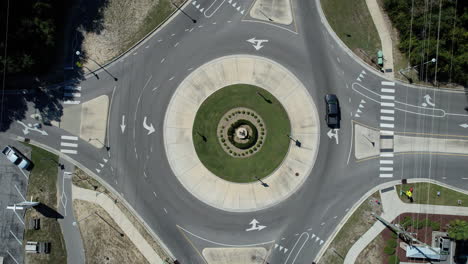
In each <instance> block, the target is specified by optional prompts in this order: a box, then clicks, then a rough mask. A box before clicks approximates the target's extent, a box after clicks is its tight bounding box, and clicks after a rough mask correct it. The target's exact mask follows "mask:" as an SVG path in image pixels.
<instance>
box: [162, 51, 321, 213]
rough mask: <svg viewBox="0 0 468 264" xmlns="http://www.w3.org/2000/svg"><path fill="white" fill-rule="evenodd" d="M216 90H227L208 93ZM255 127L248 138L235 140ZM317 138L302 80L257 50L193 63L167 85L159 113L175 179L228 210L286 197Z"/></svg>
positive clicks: (301, 177) (308, 163)
mask: <svg viewBox="0 0 468 264" xmlns="http://www.w3.org/2000/svg"><path fill="white" fill-rule="evenodd" d="M230 86H231V87H230ZM225 87H226V88H228V89H227V90H226V88H225ZM223 88H224V89H223ZM223 90H226V91H227V92H231V93H232V96H229V97H226V95H225V94H224V95H222V97H223V98H225V99H224V100H226V101H219V100H214V101H213V100H211V99H213V98H215V99H216V98H217V97H216V94H217V93H218V92H223V93H224V91H223ZM249 93H250V94H249ZM258 93H260V95H259V94H258ZM212 96H213V97H212ZM236 97H239V98H236ZM234 99H235V100H234ZM210 101H212V102H214V103H213V104H211V103H210V105H211V106H210V107H208V108H206V105H207V102H210ZM239 102H241V103H239ZM212 107H214V108H212ZM273 107H276V110H275V111H273V110H274V109H273ZM214 110H216V111H214ZM243 111H245V113H243ZM247 112H249V115H247ZM281 112H283V114H280V113H281ZM226 114H227V117H225V115H226ZM281 115H283V117H282V118H281ZM229 116H231V117H230V118H229ZM223 118H224V119H223ZM226 118H227V120H226ZM279 120H282V121H279ZM239 121H240V122H239ZM223 124H224V125H223ZM228 125H229V126H228ZM223 126H224V128H223V129H222V131H221V130H220V129H218V127H219V128H222V127H223ZM240 128H241V129H240ZM262 128H263V129H264V130H262ZM239 129H240V130H239ZM255 131H256V132H257V138H256V139H255V144H252V142H250V143H249V142H242V140H245V139H247V141H248V139H249V138H248V137H249V134H248V133H249V132H251V133H252V135H253V134H255ZM262 132H263V135H262ZM236 134H237V135H236ZM245 135H247V136H246V137H245V138H243V139H242V138H241V137H243V136H245ZM221 136H223V138H221ZM239 136H240V137H239ZM258 136H260V139H259V138H258ZM262 136H263V140H262V138H261V137H262ZM230 137H231V138H230ZM222 139H224V142H223V141H222ZM230 139H231V140H230ZM291 139H293V140H295V141H299V142H301V144H300V146H301V147H298V146H297V145H296V144H294V142H293V141H292V140H291ZM236 140H237V141H238V142H236ZM260 141H262V143H260ZM318 142H319V119H318V113H317V109H316V107H315V104H314V102H313V100H312V98H311V97H310V95H309V93H308V92H307V90H306V88H305V87H304V85H303V84H302V83H301V82H300V81H299V80H298V79H297V78H296V77H295V76H294V75H293V74H292V73H291V72H289V71H288V70H287V69H285V68H284V67H283V66H281V65H279V64H277V63H275V62H274V61H271V60H269V59H266V58H262V57H258V56H250V55H235V56H226V57H221V58H218V59H215V60H213V61H210V62H208V63H206V64H204V65H202V66H200V67H199V68H198V69H195V70H194V71H193V72H192V73H191V74H190V75H189V76H188V77H186V78H185V80H184V81H182V83H181V84H180V85H179V87H178V88H177V90H176V91H175V93H174V95H173V96H172V98H171V100H170V102H169V106H168V108H167V111H166V115H165V120H164V145H165V149H166V153H167V158H168V161H169V165H170V167H171V169H172V170H173V172H174V174H175V176H176V177H177V179H178V180H179V182H180V183H181V184H182V185H183V186H184V187H185V188H186V189H187V190H188V191H189V192H190V193H191V194H192V195H193V196H195V197H196V198H197V199H199V200H201V201H203V202H204V203H206V204H208V205H210V206H212V207H215V208H218V209H221V210H225V211H231V212H249V211H257V210H261V209H264V208H268V207H271V206H273V205H275V204H278V203H280V202H281V201H283V200H285V199H287V198H288V197H289V196H290V195H291V194H292V193H294V192H295V191H296V190H297V189H299V188H300V187H301V186H302V184H303V183H304V181H305V180H306V179H307V177H308V176H309V174H310V172H311V170H312V168H313V166H314V161H315V159H316V156H317V151H318ZM224 143H226V145H224ZM243 143H248V144H247V145H244V144H243ZM231 145H232V147H231ZM236 145H237V147H236ZM227 147H229V149H228V148H227ZM242 147H246V148H247V150H246V151H245V150H242ZM254 148H256V150H254ZM233 149H234V150H235V151H236V152H234V151H232V150H233ZM226 150H227V152H226ZM229 150H231V151H232V152H229ZM250 150H252V153H250ZM246 152H247V153H246ZM234 153H236V155H234ZM239 153H240V156H239ZM242 154H244V156H242ZM246 164H247V165H249V164H250V166H249V167H246V166H245V165H246ZM243 165H244V166H243ZM261 178H263V181H262V184H260V183H259V182H258V181H257V180H259V179H261Z"/></svg>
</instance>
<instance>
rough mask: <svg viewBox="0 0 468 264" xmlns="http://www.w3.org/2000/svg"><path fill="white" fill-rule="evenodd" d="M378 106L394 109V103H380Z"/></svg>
mask: <svg viewBox="0 0 468 264" xmlns="http://www.w3.org/2000/svg"><path fill="white" fill-rule="evenodd" d="M380 106H386V107H395V103H386V102H380Z"/></svg>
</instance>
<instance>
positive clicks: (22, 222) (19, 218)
mask: <svg viewBox="0 0 468 264" xmlns="http://www.w3.org/2000/svg"><path fill="white" fill-rule="evenodd" d="M13 212H14V213H15V215H16V217H18V220H20V222H21V224H23V225H24V221H23V219H21V217H20V216H19V215H18V213H17V212H16V211H13Z"/></svg>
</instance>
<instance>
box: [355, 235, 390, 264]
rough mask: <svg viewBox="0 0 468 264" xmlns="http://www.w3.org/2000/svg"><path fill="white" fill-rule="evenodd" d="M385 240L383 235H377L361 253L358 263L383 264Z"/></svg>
mask: <svg viewBox="0 0 468 264" xmlns="http://www.w3.org/2000/svg"><path fill="white" fill-rule="evenodd" d="M384 246H385V241H384V239H383V238H382V236H377V237H376V238H375V239H374V240H373V241H372V242H371V243H370V244H369V245H367V247H366V248H365V249H364V250H363V251H362V252H361V254H359V257H358V258H357V259H356V264H382V263H383V262H382V252H383V249H384Z"/></svg>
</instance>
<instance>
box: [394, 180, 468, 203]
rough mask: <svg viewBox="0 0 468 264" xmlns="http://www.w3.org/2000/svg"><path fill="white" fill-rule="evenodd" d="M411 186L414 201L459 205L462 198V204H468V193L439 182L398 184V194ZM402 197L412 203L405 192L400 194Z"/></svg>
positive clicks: (406, 201) (404, 200)
mask: <svg viewBox="0 0 468 264" xmlns="http://www.w3.org/2000/svg"><path fill="white" fill-rule="evenodd" d="M411 187H413V188H414V191H413V199H414V203H418V204H432V205H449V206H459V205H458V202H457V201H458V200H461V202H462V203H461V205H460V206H468V195H466V194H463V193H460V192H457V191H454V190H451V189H448V188H445V187H442V186H440V185H437V184H433V183H427V182H419V183H411V184H405V185H397V186H396V188H397V192H398V194H400V191H403V192H406V191H408V190H409V189H410V188H411ZM437 192H440V196H437ZM400 199H401V200H402V201H403V202H405V203H410V201H409V199H408V198H407V197H406V195H405V194H404V193H403V195H400Z"/></svg>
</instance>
